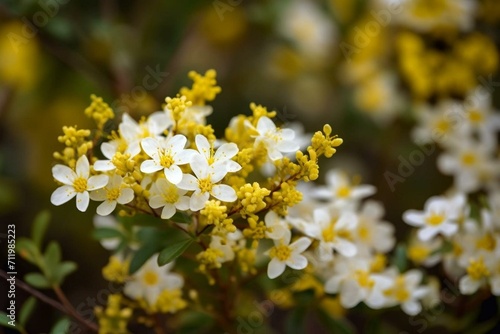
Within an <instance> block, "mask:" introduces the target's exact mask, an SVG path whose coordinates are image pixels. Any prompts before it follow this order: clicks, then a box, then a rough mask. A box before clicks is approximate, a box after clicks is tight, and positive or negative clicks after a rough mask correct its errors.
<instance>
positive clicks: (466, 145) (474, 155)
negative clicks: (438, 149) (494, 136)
mask: <svg viewBox="0 0 500 334" xmlns="http://www.w3.org/2000/svg"><path fill="white" fill-rule="evenodd" d="M491 149H492V148H491V147H487V146H485V145H482V144H481V143H478V142H476V141H475V140H473V139H470V140H467V141H463V140H462V141H461V142H460V144H457V145H453V146H451V147H450V148H449V150H448V151H447V152H445V153H442V154H441V155H440V156H439V157H438V160H437V165H438V168H439V170H440V171H441V172H442V173H444V174H446V175H453V176H454V183H455V186H456V188H457V189H458V190H460V191H463V192H467V193H468V192H474V191H476V190H478V189H479V188H480V187H481V186H483V185H488V184H489V183H491V182H493V180H495V177H497V176H498V173H499V172H498V171H499V167H500V164H499V163H498V161H497V160H495V159H494V158H493V156H494V154H493V152H492V150H491Z"/></svg>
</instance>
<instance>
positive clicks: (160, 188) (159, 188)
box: [149, 179, 189, 219]
mask: <svg viewBox="0 0 500 334" xmlns="http://www.w3.org/2000/svg"><path fill="white" fill-rule="evenodd" d="M186 192H187V191H186V190H183V189H179V188H178V187H177V186H175V185H173V184H172V183H170V182H168V181H167V180H166V179H158V180H157V181H156V182H155V183H154V185H153V186H152V187H151V197H150V198H149V206H151V207H152V208H153V209H158V208H161V207H163V209H162V211H161V218H162V219H169V218H171V217H172V216H173V215H174V214H175V212H176V211H177V210H181V211H186V210H188V209H189V197H188V196H184V194H186Z"/></svg>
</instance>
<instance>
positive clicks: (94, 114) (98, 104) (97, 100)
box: [85, 94, 115, 130]
mask: <svg viewBox="0 0 500 334" xmlns="http://www.w3.org/2000/svg"><path fill="white" fill-rule="evenodd" d="M90 99H91V100H92V103H91V104H90V106H88V107H87V108H86V109H85V115H86V116H87V117H89V118H92V119H93V120H94V122H95V123H96V124H97V128H98V129H99V130H102V129H103V128H104V125H105V124H106V122H107V121H108V120H110V119H113V118H115V113H114V112H113V110H112V109H111V108H110V107H109V105H108V104H107V103H106V102H104V101H103V100H102V98H101V97H97V96H95V95H94V94H92V95H90Z"/></svg>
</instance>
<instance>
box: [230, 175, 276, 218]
mask: <svg viewBox="0 0 500 334" xmlns="http://www.w3.org/2000/svg"><path fill="white" fill-rule="evenodd" d="M270 193H271V191H270V190H269V189H266V188H261V187H260V185H259V184H258V183H257V182H254V183H253V184H250V183H247V184H245V185H244V186H243V187H241V188H240V189H239V190H238V191H237V193H236V194H237V196H238V199H239V201H240V203H241V205H242V208H241V210H240V214H241V215H242V216H243V217H246V216H247V215H249V214H254V213H257V212H259V211H261V210H263V209H264V208H265V207H266V202H265V201H264V198H265V197H266V196H268V195H269V194H270Z"/></svg>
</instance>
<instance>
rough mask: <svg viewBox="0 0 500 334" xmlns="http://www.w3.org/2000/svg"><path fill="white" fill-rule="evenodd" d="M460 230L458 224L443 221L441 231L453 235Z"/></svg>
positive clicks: (448, 235)
mask: <svg viewBox="0 0 500 334" xmlns="http://www.w3.org/2000/svg"><path fill="white" fill-rule="evenodd" d="M457 231H458V225H457V224H454V223H450V222H446V223H443V224H442V225H441V232H442V233H443V234H444V235H446V236H447V237H450V236H452V235H453V234H455V233H456V232H457Z"/></svg>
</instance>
